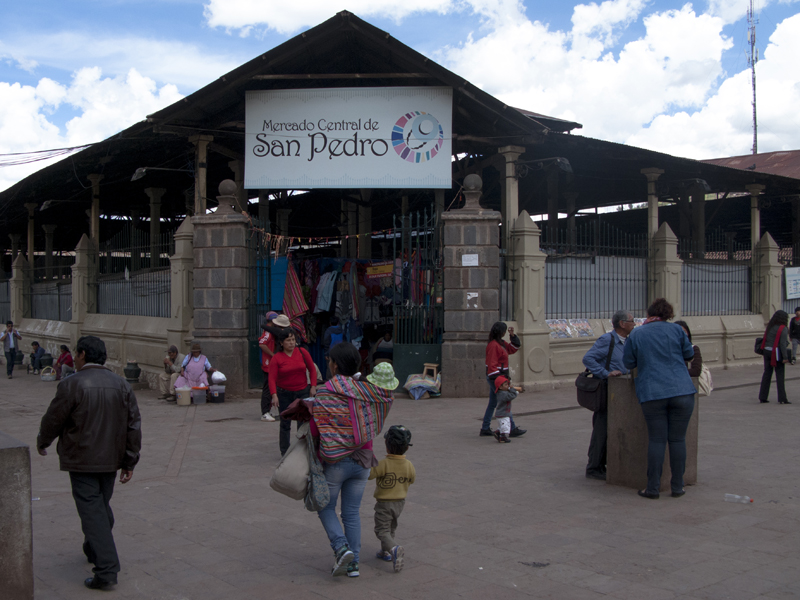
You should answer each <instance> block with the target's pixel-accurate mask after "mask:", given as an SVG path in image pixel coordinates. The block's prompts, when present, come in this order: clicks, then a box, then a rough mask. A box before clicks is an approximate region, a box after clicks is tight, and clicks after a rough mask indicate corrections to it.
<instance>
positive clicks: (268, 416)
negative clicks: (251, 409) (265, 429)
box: [261, 413, 275, 423]
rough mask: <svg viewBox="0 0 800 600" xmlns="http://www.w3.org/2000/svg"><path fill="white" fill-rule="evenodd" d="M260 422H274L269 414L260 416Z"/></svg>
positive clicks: (273, 418)
mask: <svg viewBox="0 0 800 600" xmlns="http://www.w3.org/2000/svg"><path fill="white" fill-rule="evenodd" d="M261 420H262V421H268V422H270V423H271V422H272V421H274V420H275V417H273V416H272V415H271V414H269V413H264V414H263V415H261Z"/></svg>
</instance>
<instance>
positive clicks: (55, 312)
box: [25, 254, 75, 321]
mask: <svg viewBox="0 0 800 600" xmlns="http://www.w3.org/2000/svg"><path fill="white" fill-rule="evenodd" d="M74 262H75V256H74V254H64V255H56V256H52V257H50V259H49V260H48V261H47V264H46V266H37V267H36V268H34V269H31V271H30V278H31V282H32V283H31V284H30V288H29V289H27V290H26V291H25V294H26V295H27V296H28V299H29V302H30V309H31V318H33V319H45V320H48V321H70V320H71V319H72V265H73V264H74ZM37 264H40V265H44V264H45V261H44V260H42V261H38V262H37Z"/></svg>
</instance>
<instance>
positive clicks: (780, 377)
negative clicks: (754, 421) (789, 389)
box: [758, 310, 791, 404]
mask: <svg viewBox="0 0 800 600" xmlns="http://www.w3.org/2000/svg"><path fill="white" fill-rule="evenodd" d="M788 325H789V315H788V314H787V313H786V311H785V310H776V311H775V314H773V315H772V318H771V319H770V320H769V323H767V329H766V331H764V340H763V343H762V345H761V347H762V349H763V350H764V374H763V375H762V376H761V388H760V389H759V391H758V400H759V402H761V403H762V404H766V403H767V402H769V399H768V398H769V385H770V383H771V381H772V372H773V371H775V382H776V383H777V384H778V404H791V402H789V400H788V399H787V398H786V385H785V384H784V378H785V376H786V369H785V367H786V363H787V362H789V360H790V356H789V354H790V352H789V329H788Z"/></svg>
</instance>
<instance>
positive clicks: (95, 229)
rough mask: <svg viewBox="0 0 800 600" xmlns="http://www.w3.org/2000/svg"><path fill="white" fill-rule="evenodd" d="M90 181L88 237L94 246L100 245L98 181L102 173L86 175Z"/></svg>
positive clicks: (101, 178)
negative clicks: (90, 201)
mask: <svg viewBox="0 0 800 600" xmlns="http://www.w3.org/2000/svg"><path fill="white" fill-rule="evenodd" d="M86 179H88V180H89V181H91V182H92V208H91V211H92V212H91V215H90V217H89V218H90V222H89V237H90V238H91V240H92V242H94V247H95V248H99V247H100V182H101V181H102V180H103V176H102V175H98V174H92V175H89V176H87V177H86Z"/></svg>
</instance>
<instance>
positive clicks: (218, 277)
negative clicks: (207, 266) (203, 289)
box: [209, 269, 228, 288]
mask: <svg viewBox="0 0 800 600" xmlns="http://www.w3.org/2000/svg"><path fill="white" fill-rule="evenodd" d="M227 274H228V272H227V270H226V269H211V281H210V283H211V285H210V286H209V287H212V288H225V287H228V277H227Z"/></svg>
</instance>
